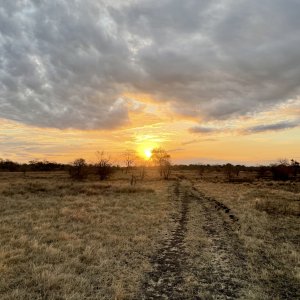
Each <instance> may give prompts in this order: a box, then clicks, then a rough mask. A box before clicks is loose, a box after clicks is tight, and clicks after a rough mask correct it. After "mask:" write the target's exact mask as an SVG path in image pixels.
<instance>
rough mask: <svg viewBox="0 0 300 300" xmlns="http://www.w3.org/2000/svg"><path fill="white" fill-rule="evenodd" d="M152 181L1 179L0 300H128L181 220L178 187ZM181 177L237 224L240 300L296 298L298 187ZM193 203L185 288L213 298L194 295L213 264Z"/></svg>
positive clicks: (299, 275) (299, 274) (43, 176)
mask: <svg viewBox="0 0 300 300" xmlns="http://www.w3.org/2000/svg"><path fill="white" fill-rule="evenodd" d="M150 173H151V172H148V176H147V179H146V180H145V181H143V182H138V183H137V185H136V186H130V185H129V182H130V178H129V176H128V175H126V174H123V173H117V174H114V176H113V177H112V178H111V179H110V180H108V181H105V182H99V181H97V180H96V179H95V178H90V179H89V180H87V181H85V182H73V181H71V180H70V179H69V178H68V176H67V174H65V173H59V172H58V173H28V174H27V175H26V176H25V177H24V176H23V174H22V173H0V273H1V276H0V298H1V299H132V298H134V297H135V295H137V292H138V290H139V289H140V287H141V283H143V282H144V280H145V274H147V272H149V271H150V269H151V265H150V260H151V259H150V258H151V257H153V255H155V253H156V254H157V251H158V249H160V248H161V243H162V241H164V240H165V238H166V237H168V236H170V235H171V234H172V232H174V216H177V215H178V213H179V211H180V208H179V204H180V203H178V201H173V200H174V199H172V198H171V197H169V196H170V193H171V192H170V191H172V192H173V193H175V194H176V190H175V191H174V182H173V181H163V180H157V179H156V178H157V174H150ZM153 175H155V176H156V177H154V176H153ZM178 175H179V176H180V177H181V178H182V179H185V180H184V181H185V182H186V184H187V185H186V187H185V188H186V190H187V191H188V193H190V191H192V190H193V185H194V186H195V187H196V189H198V190H199V191H200V192H202V193H204V194H205V195H206V196H208V197H211V198H212V199H215V200H217V201H219V203H222V204H224V205H226V207H228V208H230V213H232V214H233V215H234V216H236V217H237V218H238V221H236V222H235V223H233V225H232V230H233V232H234V234H236V236H237V237H238V240H239V241H241V243H242V246H241V249H245V257H246V258H245V261H246V262H247V266H246V268H247V274H248V276H249V277H248V285H247V286H245V288H244V290H243V291H242V293H243V295H244V297H243V299H289V298H290V299H292V297H291V295H296V293H297V289H298V288H299V280H300V268H299V262H300V259H299V250H298V247H299V228H300V220H299V203H300V194H299V191H300V183H291V182H285V183H280V182H279V183H278V182H272V181H255V180H254V179H253V178H251V180H249V182H247V180H245V181H246V182H242V183H241V182H239V183H226V182H224V176H223V174H221V175H220V174H218V173H209V174H205V175H204V177H199V176H198V175H197V174H196V173H195V172H190V171H185V172H177V173H175V172H174V175H173V176H178ZM244 175H245V174H244ZM246 175H247V174H246ZM246 175H245V178H246ZM197 201H198V200H195V201H191V203H190V204H189V212H188V222H187V233H186V236H185V247H186V253H187V257H186V260H187V265H188V266H189V268H185V269H184V268H183V270H182V272H183V274H182V275H183V278H184V288H185V291H186V292H187V293H188V294H189V295H190V296H191V297H190V298H191V299H193V297H200V298H203V299H213V298H214V291H212V290H208V289H207V290H206V289H205V288H204V289H203V290H201V291H197V292H196V291H195V288H196V287H197V286H198V285H199V282H200V281H201V277H200V276H202V275H203V270H206V265H205V263H206V262H209V261H210V260H211V258H212V257H213V256H212V254H213V253H212V250H211V247H212V246H213V241H212V240H210V239H209V238H208V235H207V232H206V231H205V230H204V228H203V224H204V223H205V222H206V223H207V220H206V221H205V214H203V209H201V206H199V203H197ZM221 213H222V211H221ZM228 216H229V215H228V214H227V215H224V220H227V219H228ZM175 219H176V218H175ZM221 220H222V219H221ZM211 221H213V220H211ZM227 221H228V222H231V221H230V219H228V220H227ZM219 223H220V222H219ZM206 230H207V229H206ZM230 234H231V233H230ZM228 236H230V235H228ZM223 242H224V241H223ZM225 242H226V241H225ZM224 247H225V246H224ZM229 261H230V260H229ZM199 266H201V268H202V273H201V272H200V273H199V272H198V271H199ZM214 267H216V268H217V267H218V265H214ZM224 270H225V267H224V268H223V271H224ZM231 271H232V270H231ZM209 272H210V269H209V268H208V271H207V274H208V275H209ZM202 279H203V278H202ZM203 285H204V287H205V284H204V283H203Z"/></svg>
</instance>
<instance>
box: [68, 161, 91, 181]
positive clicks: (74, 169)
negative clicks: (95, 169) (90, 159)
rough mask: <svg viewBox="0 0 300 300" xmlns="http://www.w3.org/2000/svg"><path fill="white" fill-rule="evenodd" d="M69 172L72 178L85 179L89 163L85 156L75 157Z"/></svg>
mask: <svg viewBox="0 0 300 300" xmlns="http://www.w3.org/2000/svg"><path fill="white" fill-rule="evenodd" d="M69 174H70V177H71V178H72V179H75V180H83V179H86V178H87V176H88V171H87V164H86V162H85V160H84V159H83V158H78V159H75V160H74V162H73V163H72V166H71V167H70V168H69Z"/></svg>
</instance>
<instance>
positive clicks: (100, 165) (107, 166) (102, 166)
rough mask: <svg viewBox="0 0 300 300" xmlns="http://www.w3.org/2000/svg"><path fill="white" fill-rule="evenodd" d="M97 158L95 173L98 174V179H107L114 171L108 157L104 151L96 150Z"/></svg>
mask: <svg viewBox="0 0 300 300" xmlns="http://www.w3.org/2000/svg"><path fill="white" fill-rule="evenodd" d="M97 158H98V162H97V163H96V173H97V175H98V176H99V179H100V180H105V179H108V178H109V177H110V175H111V174H112V173H113V171H114V168H113V166H112V163H111V160H110V157H109V156H107V155H105V153H104V152H103V151H102V152H97Z"/></svg>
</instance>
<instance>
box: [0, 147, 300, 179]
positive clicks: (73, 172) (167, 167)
mask: <svg viewBox="0 0 300 300" xmlns="http://www.w3.org/2000/svg"><path fill="white" fill-rule="evenodd" d="M119 161H120V162H121V165H120V164H116V163H114V161H113V159H112V158H111V156H110V155H109V154H108V153H106V152H103V151H101V152H97V153H96V162H95V163H93V164H88V163H87V162H86V160H85V159H83V158H78V159H75V160H74V161H73V162H72V163H69V164H62V163H57V162H50V161H47V160H43V161H39V160H31V161H29V162H28V163H18V162H14V161H11V160H8V159H6V160H4V159H1V158H0V171H2V172H23V173H24V174H26V172H49V171H66V172H68V173H69V175H70V177H71V178H73V179H78V180H83V179H85V178H87V176H88V175H89V174H96V175H97V176H98V177H99V179H100V180H105V179H107V178H109V177H110V175H111V174H112V173H113V172H115V171H116V170H122V171H123V172H125V173H126V174H127V173H130V175H131V181H132V184H134V182H136V180H137V179H142V180H143V179H144V177H145V176H146V170H147V168H148V167H150V166H156V167H157V169H158V173H159V176H160V177H161V178H163V179H168V178H169V177H170V175H171V171H172V170H173V171H180V170H195V171H197V172H198V175H199V176H200V177H201V176H203V174H204V173H210V172H223V174H224V175H225V177H226V178H227V179H228V181H234V180H236V179H238V178H239V174H240V173H241V172H245V171H247V172H255V173H256V177H257V178H262V179H263V178H264V179H267V178H269V179H273V180H294V179H296V178H298V176H299V175H300V164H299V162H298V161H296V160H295V159H291V160H288V159H280V160H278V162H276V163H273V164H271V165H268V166H265V165H262V166H245V165H233V164H230V163H228V164H218V165H210V164H189V165H184V164H181V165H172V164H171V156H170V154H169V153H168V152H167V151H166V150H165V149H163V148H155V149H153V150H152V155H151V157H150V159H149V161H146V160H144V159H142V158H140V157H139V156H138V155H137V153H136V152H135V151H134V150H125V151H124V152H123V153H122V154H121V155H120V158H119Z"/></svg>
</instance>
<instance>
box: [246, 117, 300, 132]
mask: <svg viewBox="0 0 300 300" xmlns="http://www.w3.org/2000/svg"><path fill="white" fill-rule="evenodd" d="M298 126H300V120H296V121H282V122H278V123H273V124H263V125H257V126H252V127H248V128H246V129H245V130H243V131H244V132H245V133H261V132H265V131H279V130H284V129H291V128H296V127H298Z"/></svg>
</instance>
